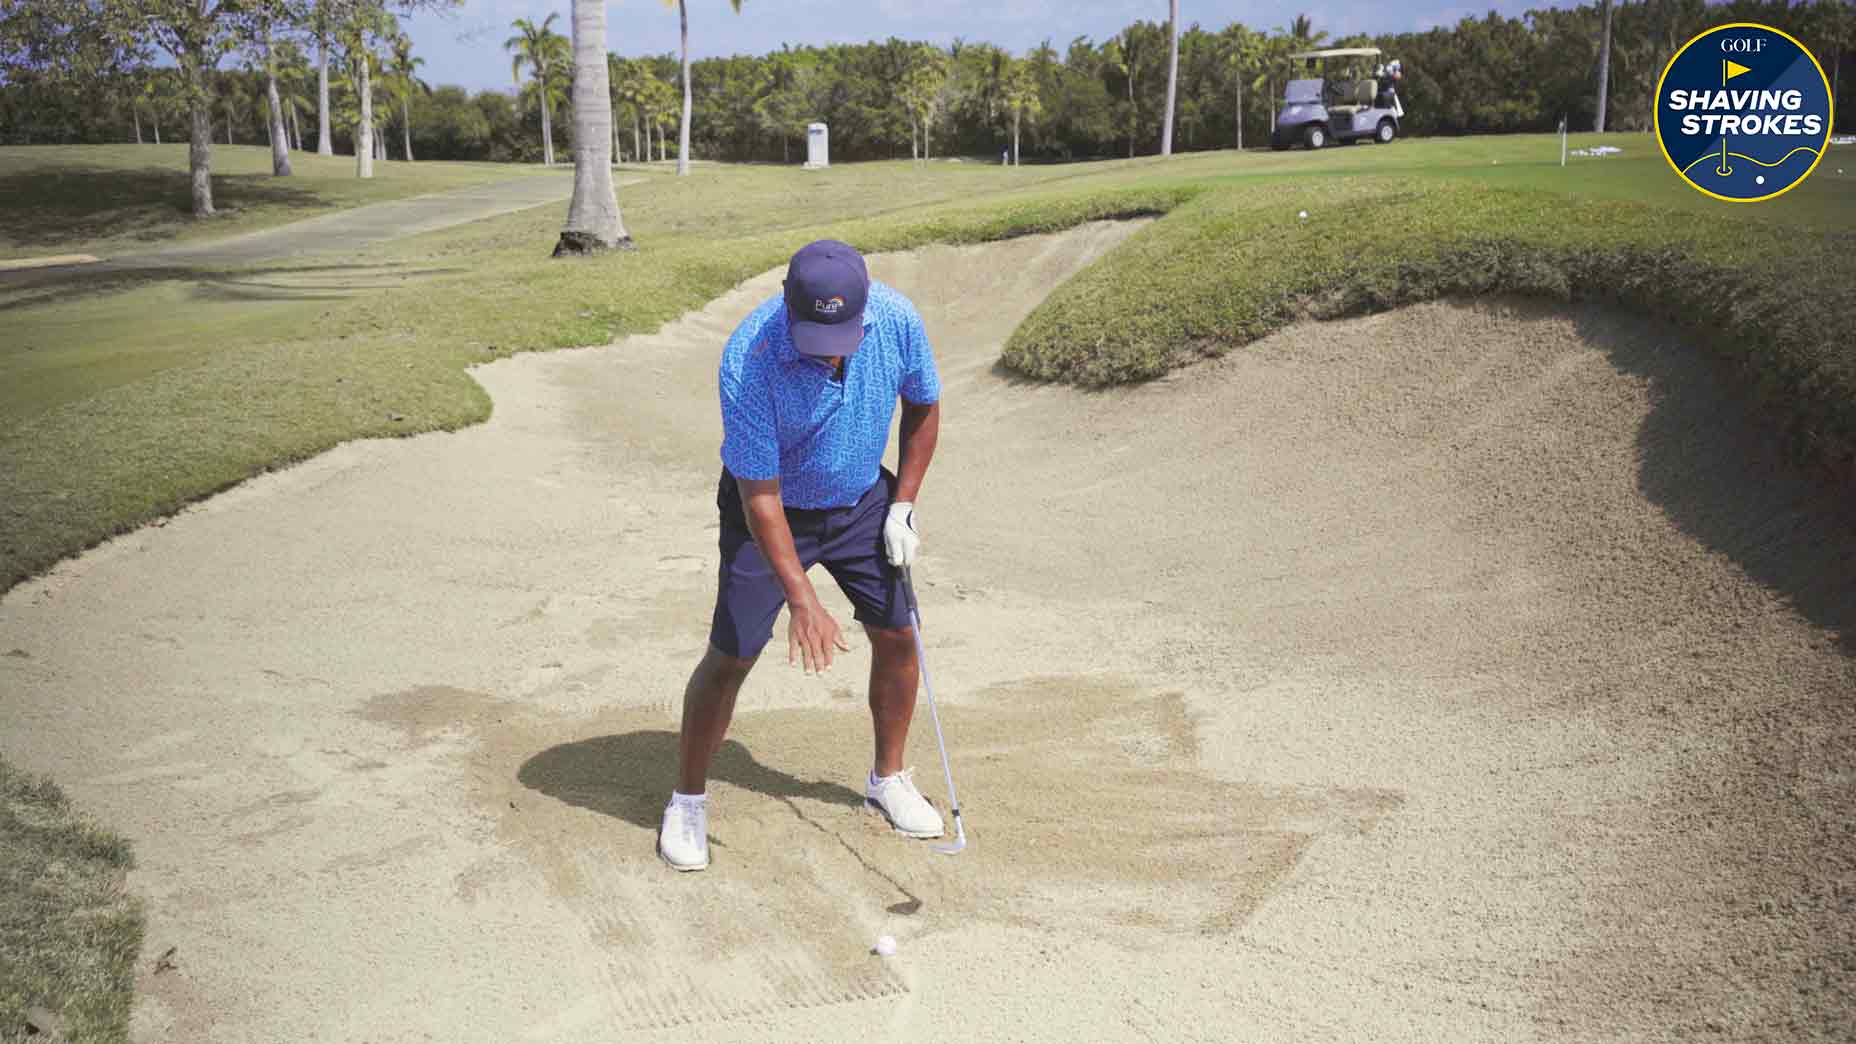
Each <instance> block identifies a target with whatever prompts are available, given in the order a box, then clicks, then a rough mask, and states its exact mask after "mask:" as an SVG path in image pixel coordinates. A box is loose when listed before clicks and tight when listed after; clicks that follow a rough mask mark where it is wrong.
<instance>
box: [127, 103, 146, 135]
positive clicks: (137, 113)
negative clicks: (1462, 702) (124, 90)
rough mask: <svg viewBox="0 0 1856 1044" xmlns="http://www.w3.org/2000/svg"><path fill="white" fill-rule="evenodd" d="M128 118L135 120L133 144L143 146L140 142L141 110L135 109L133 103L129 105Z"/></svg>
mask: <svg viewBox="0 0 1856 1044" xmlns="http://www.w3.org/2000/svg"><path fill="white" fill-rule="evenodd" d="M129 116H130V117H131V118H132V119H134V120H135V143H136V144H137V145H141V144H143V142H142V110H141V109H140V108H137V107H136V105H135V103H133V102H131V103H130V104H129Z"/></svg>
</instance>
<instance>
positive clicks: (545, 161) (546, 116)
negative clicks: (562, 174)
mask: <svg viewBox="0 0 1856 1044" xmlns="http://www.w3.org/2000/svg"><path fill="white" fill-rule="evenodd" d="M535 88H536V91H535V93H536V94H538V95H539V96H540V98H541V163H542V165H543V166H546V167H552V166H554V116H553V114H552V113H550V112H549V111H548V110H549V109H552V108H553V107H554V106H552V105H549V104H548V80H547V77H546V75H545V70H544V75H543V76H542V78H541V79H538V80H536V81H535Z"/></svg>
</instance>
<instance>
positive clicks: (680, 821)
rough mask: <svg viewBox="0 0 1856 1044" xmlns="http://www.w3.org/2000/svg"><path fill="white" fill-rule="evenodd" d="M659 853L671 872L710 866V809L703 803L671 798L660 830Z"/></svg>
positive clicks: (658, 835)
mask: <svg viewBox="0 0 1856 1044" xmlns="http://www.w3.org/2000/svg"><path fill="white" fill-rule="evenodd" d="M657 854H658V856H659V857H660V858H661V859H663V860H664V862H666V863H669V864H670V868H671V869H672V870H703V869H706V868H707V867H708V866H709V806H708V805H707V804H706V803H705V802H701V801H679V800H677V798H676V797H672V798H671V799H670V804H669V805H668V806H666V807H665V808H664V823H663V825H662V826H660V827H658V828H657Z"/></svg>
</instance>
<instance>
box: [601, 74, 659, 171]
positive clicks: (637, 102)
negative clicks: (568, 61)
mask: <svg viewBox="0 0 1856 1044" xmlns="http://www.w3.org/2000/svg"><path fill="white" fill-rule="evenodd" d="M606 75H607V78H608V80H609V81H610V83H611V85H612V98H613V101H614V103H615V104H618V105H623V106H624V107H625V110H626V113H627V115H629V116H630V117H631V123H632V160H633V161H634V162H640V163H641V162H644V161H645V160H646V159H649V157H648V156H646V155H645V147H644V143H643V142H642V141H640V140H639V134H640V130H641V128H643V127H644V115H645V101H646V98H647V96H648V95H649V94H650V84H648V83H647V82H646V81H648V80H651V79H653V77H652V76H651V74H650V72H649V71H647V70H646V69H645V68H644V65H643V63H642V62H635V61H632V60H631V59H629V58H621V57H619V56H618V55H616V54H608V55H607V56H606Z"/></svg>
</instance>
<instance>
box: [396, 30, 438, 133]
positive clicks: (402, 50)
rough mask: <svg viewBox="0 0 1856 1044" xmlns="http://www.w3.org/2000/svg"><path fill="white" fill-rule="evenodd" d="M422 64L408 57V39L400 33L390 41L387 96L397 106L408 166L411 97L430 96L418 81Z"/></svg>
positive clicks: (429, 90) (427, 88)
mask: <svg viewBox="0 0 1856 1044" xmlns="http://www.w3.org/2000/svg"><path fill="white" fill-rule="evenodd" d="M424 64H425V59H424V58H415V57H413V53H412V38H411V37H409V36H407V35H406V34H405V33H401V34H399V35H398V36H396V37H394V38H393V61H392V63H391V64H389V65H388V66H387V77H386V87H387V93H388V94H389V95H391V96H392V97H393V98H394V99H395V100H396V101H398V102H399V103H400V140H401V142H402V144H403V145H404V146H405V152H406V162H408V163H411V162H412V98H413V95H415V94H430V93H431V92H432V87H431V85H430V84H428V83H426V82H425V81H424V80H421V79H419V66H421V65H424Z"/></svg>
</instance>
